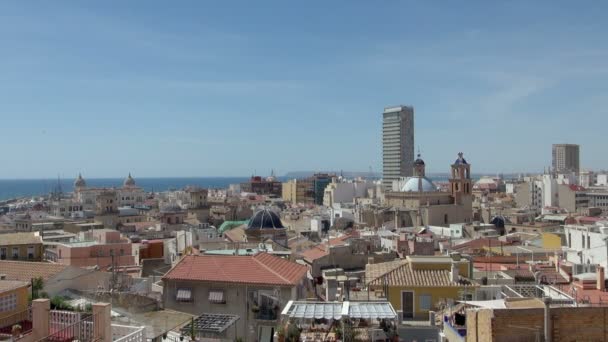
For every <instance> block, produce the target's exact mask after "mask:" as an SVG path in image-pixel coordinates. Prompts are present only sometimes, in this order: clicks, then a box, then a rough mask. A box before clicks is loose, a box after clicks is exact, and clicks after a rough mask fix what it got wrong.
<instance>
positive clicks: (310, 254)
mask: <svg viewBox="0 0 608 342" xmlns="http://www.w3.org/2000/svg"><path fill="white" fill-rule="evenodd" d="M300 255H301V256H302V258H303V259H304V261H306V262H308V263H312V262H313V261H315V260H317V259H319V258H322V257H324V256H326V255H329V252H327V251H326V250H325V248H323V247H321V246H314V247H312V248H310V249H307V250H305V251H303V252H301V253H300Z"/></svg>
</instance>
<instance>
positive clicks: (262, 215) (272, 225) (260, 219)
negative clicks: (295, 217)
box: [247, 209, 285, 229]
mask: <svg viewBox="0 0 608 342" xmlns="http://www.w3.org/2000/svg"><path fill="white" fill-rule="evenodd" d="M281 228H283V229H284V228H285V226H283V223H282V222H281V218H280V217H279V215H277V213H275V212H274V211H272V210H270V209H262V210H259V211H257V212H256V213H255V214H253V217H251V219H250V220H249V223H248V224H247V229H281Z"/></svg>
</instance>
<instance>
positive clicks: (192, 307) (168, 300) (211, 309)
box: [163, 280, 304, 341]
mask: <svg viewBox="0 0 608 342" xmlns="http://www.w3.org/2000/svg"><path fill="white" fill-rule="evenodd" d="M163 282H164V287H163V303H164V308H165V309H171V310H177V311H182V312H187V313H189V314H193V315H200V314H202V313H218V314H233V315H238V316H239V317H240V319H239V320H238V321H237V322H236V326H237V334H238V335H237V336H239V337H244V340H246V341H255V340H256V339H257V333H258V327H259V326H271V327H275V326H276V325H277V321H271V320H268V321H264V320H256V319H255V315H254V313H253V312H252V311H251V308H250V303H249V300H248V296H249V294H248V293H249V292H251V291H256V290H260V291H275V290H278V291H279V302H280V307H281V309H282V308H283V307H284V306H285V305H286V304H287V302H288V301H290V300H291V299H301V298H303V296H304V295H303V294H301V295H298V294H297V293H296V291H294V290H295V287H279V286H276V287H263V286H247V285H235V284H226V283H216V284H214V283H205V282H191V281H167V280H164V281H163ZM178 288H190V289H192V298H193V301H192V302H189V303H184V302H177V301H176V300H175V297H176V295H177V289H178ZM210 290H223V291H224V299H225V301H226V303H225V304H215V303H210V302H209V291H210ZM279 316H280V313H279ZM230 330H234V328H232V329H230Z"/></svg>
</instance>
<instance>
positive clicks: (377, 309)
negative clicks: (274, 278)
mask: <svg viewBox="0 0 608 342" xmlns="http://www.w3.org/2000/svg"><path fill="white" fill-rule="evenodd" d="M281 316H282V317H284V318H293V319H322V318H324V319H328V320H340V319H342V318H352V319H367V320H369V319H377V320H380V319H388V320H394V319H397V317H398V315H397V313H396V312H395V309H393V306H392V305H391V303H390V302H306V301H293V300H291V301H289V302H288V303H287V305H286V306H285V309H283V312H282V313H281Z"/></svg>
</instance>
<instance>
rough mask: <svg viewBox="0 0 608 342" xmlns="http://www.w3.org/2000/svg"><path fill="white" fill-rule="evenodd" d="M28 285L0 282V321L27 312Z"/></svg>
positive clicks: (13, 281)
mask: <svg viewBox="0 0 608 342" xmlns="http://www.w3.org/2000/svg"><path fill="white" fill-rule="evenodd" d="M28 287H29V283H27V282H25V281H17V280H0V320H3V319H5V318H7V317H10V316H13V315H15V314H17V313H20V312H24V311H25V310H27V304H28V301H27V296H28V290H27V289H28Z"/></svg>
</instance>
